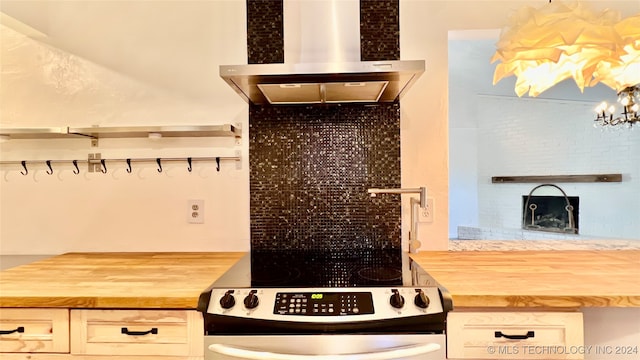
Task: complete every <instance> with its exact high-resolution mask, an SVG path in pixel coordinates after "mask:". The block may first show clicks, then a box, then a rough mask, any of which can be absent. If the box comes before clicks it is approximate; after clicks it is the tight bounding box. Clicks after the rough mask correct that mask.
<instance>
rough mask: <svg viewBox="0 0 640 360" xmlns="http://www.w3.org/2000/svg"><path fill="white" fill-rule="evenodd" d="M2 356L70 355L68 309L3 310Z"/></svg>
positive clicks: (0, 315) (0, 330)
mask: <svg viewBox="0 0 640 360" xmlns="http://www.w3.org/2000/svg"><path fill="white" fill-rule="evenodd" d="M0 352H3V353H7V352H20V353H22V352H27V353H68V352H69V310H68V309H30V308H25V309H18V308H0Z"/></svg>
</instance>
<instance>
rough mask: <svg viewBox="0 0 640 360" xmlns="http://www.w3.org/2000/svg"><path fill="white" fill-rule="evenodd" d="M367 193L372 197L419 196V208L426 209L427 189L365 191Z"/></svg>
mask: <svg viewBox="0 0 640 360" xmlns="http://www.w3.org/2000/svg"><path fill="white" fill-rule="evenodd" d="M367 192H368V193H369V194H371V196H372V197H374V196H376V195H377V194H420V207H421V208H423V209H425V208H426V207H427V188H426V187H424V186H423V187H419V188H412V189H375V188H374V189H367Z"/></svg>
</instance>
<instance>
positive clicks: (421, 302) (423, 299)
mask: <svg viewBox="0 0 640 360" xmlns="http://www.w3.org/2000/svg"><path fill="white" fill-rule="evenodd" d="M416 292H417V294H416V297H415V299H413V303H414V304H416V306H417V307H419V308H422V309H426V308H427V307H429V297H428V296H427V294H425V293H424V291H422V289H416Z"/></svg>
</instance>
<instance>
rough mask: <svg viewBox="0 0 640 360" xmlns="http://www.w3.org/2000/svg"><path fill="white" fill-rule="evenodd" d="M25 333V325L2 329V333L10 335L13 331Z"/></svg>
mask: <svg viewBox="0 0 640 360" xmlns="http://www.w3.org/2000/svg"><path fill="white" fill-rule="evenodd" d="M16 332H17V333H23V332H24V326H18V327H17V328H15V329H13V330H0V335H9V334H13V333H16Z"/></svg>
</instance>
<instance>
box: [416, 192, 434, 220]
mask: <svg viewBox="0 0 640 360" xmlns="http://www.w3.org/2000/svg"><path fill="white" fill-rule="evenodd" d="M434 204H435V200H434V199H433V198H430V197H427V207H426V208H424V209H423V208H420V209H419V211H418V212H419V213H420V216H419V219H418V221H419V222H423V223H432V222H433V214H434V211H435V205H434Z"/></svg>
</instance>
